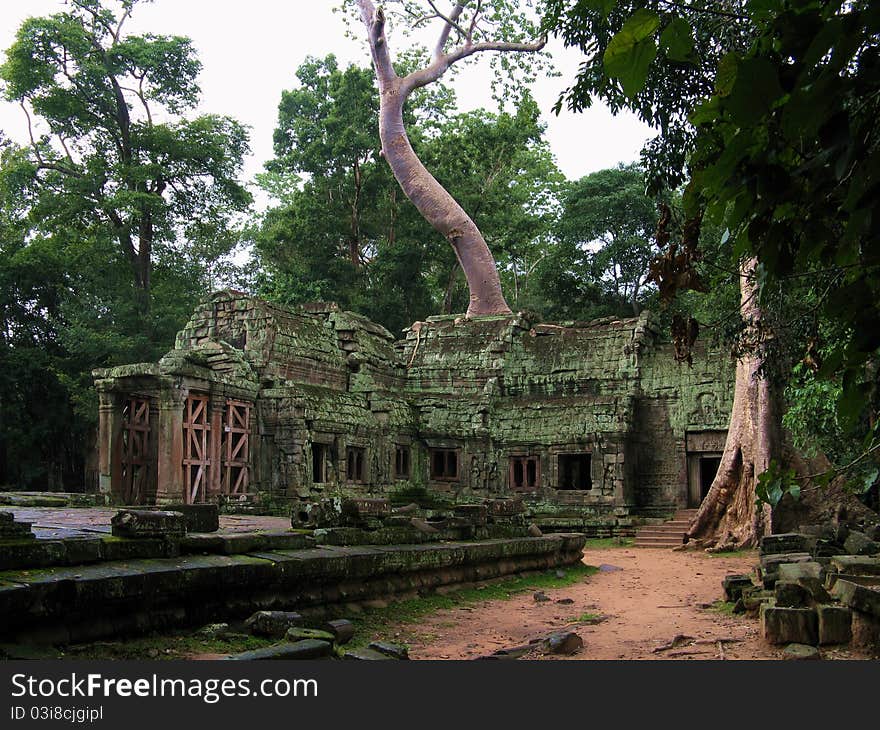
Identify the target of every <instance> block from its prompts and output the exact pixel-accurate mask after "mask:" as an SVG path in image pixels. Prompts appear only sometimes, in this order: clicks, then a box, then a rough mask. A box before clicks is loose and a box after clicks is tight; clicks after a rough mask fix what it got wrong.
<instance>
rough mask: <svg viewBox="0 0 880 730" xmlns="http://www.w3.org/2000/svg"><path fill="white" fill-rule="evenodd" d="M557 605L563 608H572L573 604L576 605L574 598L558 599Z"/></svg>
mask: <svg viewBox="0 0 880 730" xmlns="http://www.w3.org/2000/svg"><path fill="white" fill-rule="evenodd" d="M556 603H558V604H560V605H561V606H570V605H571V604H572V603H574V598H557V599H556Z"/></svg>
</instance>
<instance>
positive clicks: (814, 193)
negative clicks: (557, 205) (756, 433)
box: [546, 0, 880, 501]
mask: <svg viewBox="0 0 880 730" xmlns="http://www.w3.org/2000/svg"><path fill="white" fill-rule="evenodd" d="M653 18H659V23H657V24H656V27H655V23H654V20H653ZM649 21H650V22H649ZM685 23H686V24H687V26H689V28H690V29H691V31H692V32H693V36H692V39H693V46H692V47H691V48H689V46H690V43H689V42H688V39H687V37H686V36H687V33H686V32H685V31H686V28H685V25H684V24H685ZM546 25H547V27H548V28H551V29H553V30H554V31H555V32H557V33H559V34H560V35H561V36H562V37H563V39H564V40H565V41H566V42H567V43H568V44H570V45H577V46H579V47H581V48H582V49H584V51H585V53H586V55H587V60H586V61H585V63H584V65H583V66H582V70H581V72H580V74H579V76H578V79H577V81H576V83H575V85H574V86H573V87H572V89H571V90H570V91H569V93H568V95H567V97H566V98H567V100H568V102H569V105H570V106H572V107H573V108H583V107H585V106H588V105H589V103H590V101H591V99H592V97H593V96H598V97H599V98H602V99H605V100H606V101H608V102H609V103H610V104H611V106H612V108H624V107H626V108H630V109H632V110H634V111H635V112H636V113H638V114H639V115H640V116H641V117H642V118H643V119H644V120H646V121H648V122H649V123H654V124H656V126H657V127H658V128H659V131H660V135H659V136H658V138H657V140H656V141H655V144H653V145H649V146H648V147H647V148H646V150H645V158H646V160H647V161H648V163H649V167H650V169H651V171H652V172H653V175H654V178H653V182H654V184H655V187H659V184H658V183H660V184H666V185H668V186H670V187H674V186H677V185H678V184H679V183H680V182H683V181H685V180H686V179H687V178H686V177H685V176H684V175H683V174H682V171H683V170H684V163H685V161H687V163H688V165H689V166H690V173H691V174H690V175H689V180H688V184H687V187H686V189H685V192H684V200H683V205H684V212H685V217H686V218H688V219H697V220H699V219H700V218H702V220H703V225H704V227H705V226H706V225H707V224H708V225H710V226H716V227H717V228H718V229H720V230H725V231H727V233H725V238H724V241H723V242H722V243H723V244H724V245H726V244H728V243H732V244H733V250H732V253H733V257H734V259H738V258H739V257H742V256H755V257H757V259H758V261H759V268H758V273H759V277H760V280H759V284H760V289H761V294H760V296H761V305H762V308H763V309H764V311H765V313H767V314H768V317H767V320H768V321H769V322H772V331H773V333H774V336H773V338H771V339H770V340H769V342H768V344H767V346H768V348H769V351H770V352H771V354H772V363H771V365H770V368H771V369H774V370H775V371H776V376H781V379H782V380H783V381H784V382H789V388H788V390H787V399H788V404H789V407H790V408H791V410H790V412H789V416H788V417H787V424H788V425H789V426H790V427H792V429H793V431H794V432H795V436H796V438H798V440H799V443H800V444H801V445H806V438H805V436H806V434H807V433H812V434H813V440H814V441H815V442H816V445H817V446H818V447H819V448H825V449H827V450H828V451H829V452H830V455H831V456H832V458H834V459H835V461H836V464H837V467H838V468H846V469H850V468H851V467H852V465H853V464H858V465H859V469H858V470H856V471H859V470H864V471H865V474H864V478H865V480H867V479H868V478H869V477H870V476H871V473H872V470H873V464H875V463H876V462H875V459H876V456H871V455H872V454H874V455H875V454H876V452H875V451H874V448H875V445H876V444H877V441H878V437H880V432H878V423H880V419H878V418H877V414H878V410H880V395H878V387H877V381H878V379H877V376H876V371H877V358H878V355H880V278H878V277H877V270H878V267H880V250H878V241H880V235H878V220H877V216H876V215H874V212H873V211H874V210H875V209H876V208H877V205H878V191H880V187H878V185H877V184H876V183H877V179H878V172H877V171H878V170H880V156H878V150H880V144H878V137H877V134H878V133H877V125H876V119H877V117H878V112H880V108H878V103H880V102H878V99H880V93H878V78H880V74H878V71H880V52H878V47H877V37H878V31H880V13H878V12H877V8H876V7H875V6H874V4H872V3H869V2H855V3H845V4H844V3H839V2H832V1H826V2H821V1H817V2H801V1H800V0H744V1H743V2H736V3H733V4H731V3H714V2H712V3H705V4H700V5H699V6H695V5H683V4H675V3H667V2H663V1H662V0H660V1H657V2H655V1H654V0H650V1H649V2H642V1H641V0H639V1H638V2H628V1H626V0H622V1H620V2H615V3H613V4H610V3H609V4H605V3H597V2H584V3H576V4H575V5H574V6H570V4H568V3H562V2H555V0H551V2H549V4H548V15H547V18H546ZM637 28H638V29H640V30H639V31H638V33H637V32H636V29H637ZM651 28H653V30H650V29H651ZM660 28H663V30H660ZM658 32H659V36H658V35H657V33H658ZM652 33H653V35H651V34H652ZM652 38H656V42H657V48H658V53H657V55H656V58H655V59H654V60H653V61H652V62H651V63H650V64H649V67H648V70H647V73H643V70H644V68H643V65H644V58H645V54H646V51H645V49H644V48H643V49H641V50H640V49H639V48H638V47H637V46H638V45H639V44H648V45H650V43H651V42H653V41H652V40H650V39H652ZM608 49H611V50H612V51H614V53H612V56H614V63H613V64H612V66H611V68H608V64H607V61H608V58H607V55H608ZM603 56H604V65H603ZM624 81H625V82H626V83H623V82H624ZM704 258H706V257H705V256H704ZM798 362H801V363H802V364H803V366H804V367H803V368H801V369H797V368H796V369H795V370H794V372H793V374H792V370H791V368H792V367H793V366H794V365H795V364H796V363H798ZM807 419H808V420H807ZM867 457H871V458H867ZM849 460H852V461H851V463H850V461H849ZM854 475H855V472H854ZM787 485H788V482H787V480H786V478H785V476H784V473H781V472H780V473H770V474H768V475H767V477H766V479H765V482H764V485H763V490H764V496H765V497H766V498H767V499H769V500H771V501H772V500H773V498H774V497H776V496H778V494H779V491H780V490H782V491H785V489H786V488H787Z"/></svg>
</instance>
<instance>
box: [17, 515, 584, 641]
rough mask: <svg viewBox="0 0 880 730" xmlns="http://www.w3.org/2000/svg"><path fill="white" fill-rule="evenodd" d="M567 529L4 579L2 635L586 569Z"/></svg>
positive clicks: (103, 634)
mask: <svg viewBox="0 0 880 730" xmlns="http://www.w3.org/2000/svg"><path fill="white" fill-rule="evenodd" d="M584 543H585V538H584V536H583V535H582V534H578V533H567V534H553V535H545V536H543V537H522V538H513V539H504V540H484V541H477V542H450V543H440V544H437V543H434V544H421V545H390V546H353V547H335V546H332V547H331V546H323V547H316V548H310V549H303V550H273V551H265V552H254V553H248V554H238V555H187V556H180V557H176V558H161V559H146V560H145V559H134V560H125V561H123V560H117V561H109V562H102V563H96V564H93V565H78V566H71V567H56V568H49V569H44V570H26V571H7V572H3V573H0V637H2V638H3V640H5V641H12V642H30V643H53V644H61V645H63V644H68V643H78V642H85V641H94V640H98V639H104V638H110V637H114V636H121V635H131V634H139V633H146V632H149V631H154V630H164V629H169V628H176V627H181V626H193V625H201V624H204V623H211V622H216V621H219V620H224V619H233V618H243V617H245V616H248V615H250V614H251V613H253V612H254V611H257V610H293V609H296V610H300V609H315V610H324V609H325V608H329V607H331V606H338V605H339V604H347V603H357V602H359V601H366V600H373V599H385V598H393V597H395V596H412V595H417V594H418V593H426V592H432V591H434V590H436V589H437V588H440V587H441V586H454V585H456V584H461V583H469V582H474V581H484V580H492V579H495V578H499V577H503V576H506V575H511V574H515V573H521V572H528V571H536V570H547V569H552V568H556V567H561V566H565V565H572V564H576V563H578V562H580V560H581V559H582V557H583V552H582V550H583V547H584Z"/></svg>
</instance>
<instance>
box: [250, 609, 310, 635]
mask: <svg viewBox="0 0 880 730" xmlns="http://www.w3.org/2000/svg"><path fill="white" fill-rule="evenodd" d="M244 624H245V626H246V627H247V628H248V630H249V631H250V632H251V633H252V634H253V635H254V636H268V637H274V638H281V637H282V636H284V635H285V634H286V633H287V631H288V630H289V629H291V628H293V627H295V626H302V624H303V617H302V615H301V614H298V613H296V612H295V611H257V612H256V613H255V614H252V615H251V616H250V617H249V618H248V619H247V621H245V622H244Z"/></svg>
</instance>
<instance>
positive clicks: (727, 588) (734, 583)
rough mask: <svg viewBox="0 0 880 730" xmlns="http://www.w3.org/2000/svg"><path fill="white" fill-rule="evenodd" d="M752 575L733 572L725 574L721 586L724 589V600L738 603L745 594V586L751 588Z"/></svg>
mask: <svg viewBox="0 0 880 730" xmlns="http://www.w3.org/2000/svg"><path fill="white" fill-rule="evenodd" d="M753 585H754V583H752V577H751V576H750V575H744V574H739V575H736V574H731V575H726V576H724V580H722V581H721V587H722V588H723V589H724V600H725V601H728V602H730V603H736V602H737V601H738V600H739V599H740V598H741V597H742V594H743V589H744V588H751V587H752V586H753Z"/></svg>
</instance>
